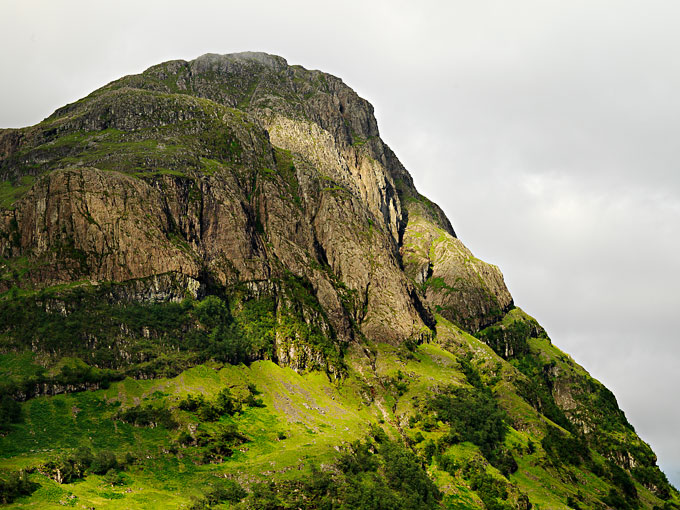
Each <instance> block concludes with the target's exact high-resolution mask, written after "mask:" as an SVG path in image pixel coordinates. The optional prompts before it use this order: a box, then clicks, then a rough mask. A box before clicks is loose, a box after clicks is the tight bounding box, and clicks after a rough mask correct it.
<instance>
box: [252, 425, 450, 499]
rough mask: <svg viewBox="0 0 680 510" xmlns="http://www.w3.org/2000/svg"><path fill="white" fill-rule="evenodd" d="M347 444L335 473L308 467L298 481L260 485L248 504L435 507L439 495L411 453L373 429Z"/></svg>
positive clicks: (254, 488) (255, 489) (254, 490)
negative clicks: (372, 433)
mask: <svg viewBox="0 0 680 510" xmlns="http://www.w3.org/2000/svg"><path fill="white" fill-rule="evenodd" d="M378 439H379V442H378V441H377V440H376V438H372V439H369V440H367V441H365V442H359V441H357V442H355V443H352V444H351V445H349V446H348V447H347V449H346V450H345V452H344V453H343V454H342V455H341V457H340V459H339V460H338V463H337V468H338V471H339V473H336V474H333V473H331V472H327V471H321V470H319V469H318V468H313V470H312V474H311V475H310V476H308V477H307V478H305V479H304V480H302V481H299V482H289V483H280V484H273V483H270V484H260V485H256V486H254V487H253V492H252V494H251V495H250V496H249V498H248V501H249V503H250V504H251V507H252V508H258V509H260V508H262V509H283V508H297V509H303V510H316V509H323V510H345V509H350V508H351V509H353V510H397V509H399V510H402V509H403V510H430V509H435V508H441V506H440V499H441V494H440V493H439V490H438V489H437V487H436V486H435V485H434V483H433V482H432V480H430V478H429V477H428V476H427V474H426V473H425V471H424V469H423V467H422V465H421V464H420V461H419V460H418V458H417V457H416V456H415V454H414V453H413V452H411V451H410V450H408V449H406V448H405V447H404V446H402V445H401V444H400V443H397V442H393V441H390V440H389V439H388V438H387V436H385V435H384V433H383V434H379V437H378Z"/></svg>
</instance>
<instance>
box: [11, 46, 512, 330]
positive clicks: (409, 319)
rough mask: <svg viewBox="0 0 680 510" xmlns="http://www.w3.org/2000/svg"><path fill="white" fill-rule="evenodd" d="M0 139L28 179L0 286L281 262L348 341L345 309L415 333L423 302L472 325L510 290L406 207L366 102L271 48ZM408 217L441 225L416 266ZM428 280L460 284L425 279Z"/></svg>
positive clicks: (229, 278) (394, 165) (130, 88)
mask: <svg viewBox="0 0 680 510" xmlns="http://www.w3.org/2000/svg"><path fill="white" fill-rule="evenodd" d="M0 147H3V153H2V156H3V159H2V162H1V163H0V164H1V168H2V170H1V172H2V177H3V178H4V179H9V180H14V181H16V180H17V179H20V178H22V177H24V178H25V176H31V177H36V178H37V182H35V184H34V185H33V186H32V187H31V189H30V191H29V192H27V193H26V194H25V195H24V196H23V197H22V198H20V199H19V200H17V201H16V202H14V203H13V204H12V206H11V209H10V210H7V211H5V212H4V213H3V217H2V223H1V225H2V226H1V227H0V228H2V231H4V232H5V233H6V235H5V236H4V238H2V240H0V251H1V253H2V254H3V256H4V257H6V258H9V259H12V258H16V257H24V258H26V259H27V260H29V261H30V264H29V265H30V266H31V268H30V270H29V271H28V272H27V273H25V274H23V275H22V279H21V280H20V281H19V280H16V279H14V278H12V277H11V275H10V276H9V277H8V276H7V275H5V277H4V278H3V280H2V284H1V285H2V287H3V289H4V290H7V289H9V288H10V287H12V286H13V285H18V286H20V287H22V286H26V285H29V286H30V287H32V288H41V287H44V286H49V285H55V284H62V283H68V282H74V281H79V280H88V281H94V282H97V281H119V282H120V281H125V280H130V279H138V278H144V277H148V276H151V275H155V274H160V273H164V272H175V273H179V274H182V275H186V276H188V277H191V278H193V279H196V280H197V281H200V280H202V279H206V278H207V279H211V280H214V281H215V282H217V283H219V284H221V285H230V284H234V283H236V282H268V281H271V279H272V278H278V277H280V276H281V274H282V272H284V271H289V272H291V273H293V274H295V275H297V276H299V277H302V278H305V279H308V280H309V281H310V282H311V283H312V285H313V287H314V293H315V295H316V296H317V297H318V299H319V301H320V304H321V306H322V308H323V309H324V311H325V313H326V315H327V317H328V320H329V321H330V323H331V325H332V327H333V328H334V330H335V331H337V333H338V336H339V338H340V339H341V340H342V341H345V342H348V341H350V340H351V339H352V331H353V330H352V327H351V326H350V323H351V322H354V323H356V324H357V325H358V326H359V331H360V332H361V333H362V334H363V335H365V336H367V337H368V338H371V339H375V340H380V341H388V342H393V343H400V342H403V341H406V340H409V339H416V340H418V339H421V338H425V337H427V336H429V335H431V334H432V333H431V332H430V328H431V327H432V326H433V324H434V323H433V320H432V316H431V314H430V312H429V310H428V307H427V306H425V304H426V303H427V304H429V305H431V306H437V307H441V308H442V313H443V314H444V316H446V317H447V318H450V319H451V320H456V321H458V322H460V323H461V324H463V325H465V326H466V327H469V328H471V330H476V329H479V328H480V326H483V325H485V324H486V323H490V322H493V320H497V319H498V318H500V317H501V316H502V314H503V312H504V311H507V309H508V307H509V306H510V304H511V303H512V299H511V297H510V295H509V293H508V291H507V289H506V288H505V285H504V283H503V279H502V276H501V275H500V273H499V272H498V271H497V270H496V269H495V268H493V267H492V266H489V265H487V264H485V263H483V262H481V261H478V260H476V261H475V262H474V263H473V264H472V265H471V264H470V263H469V260H468V259H470V257H471V255H470V254H469V252H468V251H467V250H466V249H465V248H464V247H463V245H462V244H461V243H460V242H459V241H458V240H457V239H456V238H455V233H454V231H453V229H452V227H451V225H450V223H449V222H448V220H447V219H446V217H445V216H444V214H443V213H442V212H441V210H440V209H439V208H438V207H437V206H436V205H434V204H428V211H427V212H422V211H416V209H415V208H414V207H411V210H413V211H414V212H413V213H410V212H409V208H408V207H406V205H407V204H408V203H409V202H412V201H418V200H420V195H418V193H417V191H416V190H415V188H414V186H413V182H412V179H411V178H410V176H409V175H408V173H407V172H406V170H405V169H404V168H403V167H402V165H401V164H400V163H399V161H398V160H397V158H396V157H395V156H394V154H393V153H392V151H391V150H390V149H389V148H388V147H387V146H386V145H385V144H384V143H383V142H382V140H381V139H380V137H379V133H378V128H377V123H376V120H375V117H374V116H373V108H372V107H371V105H370V104H369V103H368V102H366V101H365V100H363V99H361V98H359V97H358V96H357V95H356V93H354V91H352V90H351V89H350V88H349V87H347V86H346V85H345V84H344V83H342V81H341V80H339V79H337V78H335V77H333V76H330V75H327V74H324V73H320V72H318V71H307V70H305V69H302V68H299V67H289V66H288V65H287V64H286V62H285V61H284V60H283V59H281V58H280V57H272V56H269V55H264V54H238V55H227V56H217V55H205V56H203V57H201V58H198V59H196V60H195V61H192V62H183V61H174V62H168V63H166V64H161V65H159V66H155V67H153V68H151V69H149V70H148V71H146V72H145V73H143V74H141V75H137V76H128V77H126V78H123V79H121V80H118V81H116V82H113V83H111V84H109V85H107V86H106V87H104V88H102V89H100V90H98V91H96V92H94V93H93V94H91V95H90V96H88V97H87V98H85V99H83V100H81V101H79V102H77V103H74V104H72V105H69V106H66V107H64V108H61V109H59V110H57V111H56V112H55V113H54V114H53V115H52V116H51V117H49V118H48V119H47V120H46V121H44V122H43V123H41V124H39V125H38V126H34V127H33V128H28V129H25V130H20V131H9V132H6V133H3V134H2V139H1V141H0ZM51 170H54V171H53V172H50V171H51ZM419 229H421V230H422V229H424V230H426V231H427V233H426V234H425V236H426V238H428V239H430V238H433V236H436V238H437V239H439V238H441V239H439V241H441V242H438V246H439V245H441V249H440V250H438V251H437V250H434V248H433V250H434V251H436V253H435V254H434V256H435V257H436V260H431V261H430V260H429V259H427V258H421V259H419V260H418V262H412V261H411V259H409V262H408V265H409V269H410V266H411V265H419V266H423V264H424V265H425V266H427V267H429V266H431V268H430V269H424V271H425V277H424V278H425V279H423V277H422V276H421V277H418V276H416V275H415V274H411V273H412V271H408V270H407V271H406V272H405V271H404V270H403V262H402V258H403V252H404V250H406V251H407V252H408V248H405V246H407V245H409V243H411V239H412V238H413V237H414V236H416V235H418V230H419ZM416 244H418V243H416ZM419 248H420V249H421V251H422V250H425V251H426V252H427V253H428V255H429V251H430V247H427V246H424V245H423V246H420V245H419ZM409 256H410V255H409ZM411 258H412V257H411ZM428 264H429V266H428ZM415 271H416V272H417V271H420V272H422V271H423V268H422V267H418V268H416V269H415ZM428 271H429V273H428ZM430 280H431V281H433V282H444V284H445V285H450V286H451V288H453V286H455V285H458V286H459V287H460V292H457V293H456V297H455V298H451V297H450V296H449V295H447V293H446V292H445V291H444V292H442V287H438V286H436V285H434V286H433V285H429V288H428V289H427V290H426V291H425V292H423V289H425V287H427V286H428V282H429V281H430ZM338 282H341V283H342V284H343V285H344V286H346V287H347V289H348V290H350V291H351V292H352V295H353V296H354V302H353V303H351V305H352V306H350V307H345V308H343V306H342V299H341V297H340V296H339V294H338V289H337V288H336V287H337V283H338ZM457 282H462V283H457Z"/></svg>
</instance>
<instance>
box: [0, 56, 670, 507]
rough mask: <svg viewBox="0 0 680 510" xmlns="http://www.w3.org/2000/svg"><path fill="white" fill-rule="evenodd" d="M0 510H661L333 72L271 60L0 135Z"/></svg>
mask: <svg viewBox="0 0 680 510" xmlns="http://www.w3.org/2000/svg"><path fill="white" fill-rule="evenodd" d="M0 179H1V180H2V185H1V186H2V187H1V188H0V207H1V208H0V256H1V257H2V258H1V259H0V292H1V294H0V342H1V343H0V346H1V353H2V354H1V355H0V372H1V373H2V376H3V377H2V380H1V381H0V391H1V392H2V398H1V400H0V430H2V437H0V469H2V470H3V471H2V474H1V475H0V479H1V480H0V481H1V483H0V501H4V502H6V503H7V504H12V505H16V506H17V507H21V508H60V507H61V506H63V505H71V506H78V507H89V508H91V507H96V508H212V507H215V508H272V509H274V508H309V509H315V508H324V509H341V508H342V509H354V508H366V509H369V508H370V509H383V508H384V509H397V508H405V509H430V508H451V509H454V508H455V509H458V508H488V509H490V510H495V509H528V508H542V509H560V508H573V509H579V508H581V509H586V508H597V509H600V508H617V509H626V508H650V509H651V508H663V509H670V508H680V495H679V494H678V492H677V491H676V490H675V488H673V487H672V486H671V485H670V484H669V483H668V481H667V479H666V477H665V475H664V474H663V473H662V472H661V471H660V470H659V468H658V467H657V465H656V457H655V455H654V453H653V452H652V450H651V449H650V448H649V446H648V445H647V444H646V443H644V441H642V440H641V439H640V438H639V437H638V436H637V435H636V433H635V431H634V429H633V427H632V426H631V425H630V424H629V423H628V421H627V420H626V417H625V415H624V413H623V412H622V411H621V410H620V409H619V407H618V405H617V402H616V399H615V397H614V395H613V394H612V393H611V392H610V391H609V390H607V389H606V388H605V387H604V386H603V385H602V384H600V383H599V382H597V381H596V380H595V379H593V378H592V377H590V375H589V374H588V373H587V372H586V371H585V370H584V369H583V368H582V367H580V366H579V365H578V364H576V363H575V362H574V361H573V360H572V359H571V358H570V357H569V356H568V355H567V354H565V353H563V352H562V351H560V350H559V349H558V348H557V347H556V346H554V345H553V344H552V342H551V340H550V338H549V337H548V335H547V333H546V331H545V330H544V329H543V328H542V327H541V326H540V325H539V324H538V322H537V321H536V320H535V319H533V318H532V317H531V316H529V315H528V314H526V313H525V312H524V311H522V310H521V309H520V308H518V307H516V306H515V304H514V302H513V299H512V296H511V294H510V292H509V291H508V289H507V288H506V286H505V283H504V281H503V276H502V274H501V272H500V271H499V269H498V268H497V267H495V266H493V265H490V264H487V263H485V262H483V261H481V260H479V259H477V258H475V257H474V255H473V254H472V253H471V252H470V251H469V250H468V249H467V248H466V247H465V245H464V244H463V243H462V242H461V241H460V240H459V239H458V238H457V236H456V233H455V231H454V229H453V227H452V225H451V223H450V221H449V220H448V219H447V217H446V215H445V214H444V212H443V211H442V210H441V209H440V208H439V207H438V206H437V205H436V204H434V203H432V202H431V201H429V200H428V199H427V198H425V197H424V196H422V195H420V194H419V193H418V191H417V190H416V188H415V186H414V184H413V179H412V178H411V176H410V174H409V173H408V171H407V170H406V169H405V168H404V167H403V165H402V164H401V163H400V162H399V160H398V158H397V157H396V155H395V154H394V153H393V152H392V150H391V149H390V148H389V147H388V146H387V145H386V144H385V143H384V142H383V141H382V139H381V138H380V134H379V131H378V126H377V122H376V119H375V117H374V115H373V108H372V106H371V105H370V104H369V103H368V102H367V101H365V100H364V99H362V98H360V97H359V96H358V95H357V94H356V93H355V92H354V91H353V90H352V89H350V88H349V87H348V86H347V85H345V84H344V83H343V82H342V81H341V80H340V79H338V78H336V77H334V76H331V75H328V74H325V73H323V72H320V71H310V70H307V69H304V68H302V67H300V66H290V65H288V64H287V62H286V61H285V60H284V59H283V58H281V57H277V56H272V55H268V54H264V53H239V54H232V55H213V54H208V55H204V56H202V57H199V58H197V59H196V60H193V61H190V62H186V61H182V60H177V61H170V62H165V63H163V64H159V65H157V66H154V67H151V68H149V69H148V70H146V71H145V72H143V73H141V74H139V75H133V76H126V77H124V78H121V79H119V80H117V81H114V82H112V83H110V84H109V85H106V86H105V87H102V88H101V89H99V90H96V91H94V92H93V93H92V94H90V95H89V96H87V97H85V98H83V99H81V100H79V101H77V102H75V103H73V104H70V105H67V106H64V107H63V108H60V109H58V110H57V111H56V112H54V113H53V114H52V115H51V116H50V117H48V118H47V119H45V120H44V121H43V122H41V123H39V124H37V125H35V126H32V127H27V128H23V129H3V130H0Z"/></svg>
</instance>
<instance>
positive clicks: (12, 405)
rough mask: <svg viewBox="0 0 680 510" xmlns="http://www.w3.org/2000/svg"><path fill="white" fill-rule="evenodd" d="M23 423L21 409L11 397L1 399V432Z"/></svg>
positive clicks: (4, 396)
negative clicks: (14, 424)
mask: <svg viewBox="0 0 680 510" xmlns="http://www.w3.org/2000/svg"><path fill="white" fill-rule="evenodd" d="M19 422H21V407H20V406H19V404H18V403H17V402H16V401H15V400H14V399H13V398H12V397H10V396H9V395H6V394H5V395H3V396H2V399H0V430H8V429H9V428H10V426H11V425H12V424H13V423H19Z"/></svg>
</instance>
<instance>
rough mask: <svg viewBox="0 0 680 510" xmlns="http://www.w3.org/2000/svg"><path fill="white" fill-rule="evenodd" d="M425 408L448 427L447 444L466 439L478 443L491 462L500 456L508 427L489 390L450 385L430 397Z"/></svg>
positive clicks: (503, 414) (505, 461)
mask: <svg viewBox="0 0 680 510" xmlns="http://www.w3.org/2000/svg"><path fill="white" fill-rule="evenodd" d="M428 409H429V410H430V411H432V412H434V413H435V414H436V415H437V417H438V418H439V419H440V420H441V421H443V422H444V423H447V424H448V425H449V426H450V427H451V428H450V430H449V433H448V434H447V435H446V436H445V439H444V440H445V442H446V443H448V444H455V443H459V442H462V441H469V442H471V443H474V444H476V445H477V446H479V448H480V450H481V451H482V454H483V455H484V456H485V457H487V459H489V460H490V461H492V460H496V459H497V458H499V456H500V451H501V446H502V444H503V440H504V439H505V435H506V433H507V431H508V427H507V425H506V424H505V421H504V419H505V412H504V411H503V410H502V409H501V408H500V407H499V406H498V404H497V403H496V401H495V399H494V398H493V396H491V394H490V393H489V392H487V391H483V390H480V389H477V388H460V387H449V388H447V389H446V390H444V391H443V392H442V393H441V394H439V395H436V396H435V397H434V398H433V399H432V400H430V402H429V403H428ZM503 462H504V463H508V461H507V460H504V461H503Z"/></svg>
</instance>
